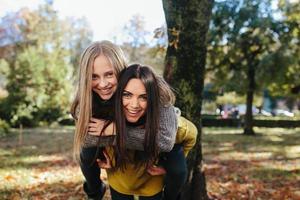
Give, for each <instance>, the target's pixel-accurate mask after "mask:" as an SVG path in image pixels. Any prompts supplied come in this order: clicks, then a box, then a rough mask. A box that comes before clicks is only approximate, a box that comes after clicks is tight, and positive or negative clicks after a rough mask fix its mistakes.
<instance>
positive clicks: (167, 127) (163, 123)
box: [125, 105, 178, 152]
mask: <svg viewBox="0 0 300 200" xmlns="http://www.w3.org/2000/svg"><path fill="white" fill-rule="evenodd" d="M159 117H160V118H159V119H160V120H159V130H158V133H157V146H158V150H159V151H160V152H169V151H171V150H172V148H173V146H174V143H175V138H176V132H177V123H178V122H177V116H176V113H175V109H174V107H173V106H162V105H161V106H160V116H159ZM126 134H127V135H126V140H125V143H126V147H127V148H128V149H135V150H141V151H143V150H144V139H145V129H142V128H138V127H127V131H126Z"/></svg>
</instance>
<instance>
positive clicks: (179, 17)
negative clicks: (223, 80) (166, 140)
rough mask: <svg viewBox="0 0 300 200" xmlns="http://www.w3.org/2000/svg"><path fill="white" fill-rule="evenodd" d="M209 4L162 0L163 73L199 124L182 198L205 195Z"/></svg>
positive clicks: (185, 112) (194, 0) (203, 0)
mask: <svg viewBox="0 0 300 200" xmlns="http://www.w3.org/2000/svg"><path fill="white" fill-rule="evenodd" d="M212 6H213V0H190V1H183V0H173V1H171V0H163V7H164V12H165V17H166V22H167V28H168V40H169V46H168V49H167V55H166V60H165V66H166V68H165V73H164V77H165V78H166V80H167V81H168V82H169V83H170V84H171V85H172V86H173V87H174V88H175V90H176V91H177V95H176V96H177V102H176V105H177V106H178V107H179V108H180V109H181V110H182V113H183V115H184V116H186V117H187V118H189V119H190V120H191V121H193V122H194V123H195V125H196V126H197V128H198V136H197V142H196V145H195V147H194V149H193V150H192V152H191V153H190V155H189V158H188V166H189V178H188V181H187V184H186V185H185V188H184V191H183V195H182V200H183V199H184V200H200V199H201V200H204V199H208V196H207V191H206V183H205V176H204V172H203V171H202V146H201V136H202V129H201V128H202V124H201V104H202V92H203V85H204V73H205V63H206V34H207V31H208V27H209V21H210V16H211V10H212Z"/></svg>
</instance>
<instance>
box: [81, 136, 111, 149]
mask: <svg viewBox="0 0 300 200" xmlns="http://www.w3.org/2000/svg"><path fill="white" fill-rule="evenodd" d="M113 144H115V136H114V135H110V136H96V135H91V134H87V135H86V137H85V140H84V143H83V147H85V148H87V147H94V146H99V147H106V146H111V145H113Z"/></svg>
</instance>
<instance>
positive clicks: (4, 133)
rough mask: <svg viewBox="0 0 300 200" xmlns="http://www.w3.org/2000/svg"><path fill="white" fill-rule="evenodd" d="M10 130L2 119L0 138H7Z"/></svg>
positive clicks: (0, 121) (0, 120)
mask: <svg viewBox="0 0 300 200" xmlns="http://www.w3.org/2000/svg"><path fill="white" fill-rule="evenodd" d="M8 129H9V124H8V123H7V122H6V121H4V120H2V119H0V137H1V136H5V135H6V134H7V133H8Z"/></svg>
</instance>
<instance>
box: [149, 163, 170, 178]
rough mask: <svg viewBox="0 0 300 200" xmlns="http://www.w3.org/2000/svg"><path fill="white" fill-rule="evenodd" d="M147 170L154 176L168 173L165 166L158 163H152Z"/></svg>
mask: <svg viewBox="0 0 300 200" xmlns="http://www.w3.org/2000/svg"><path fill="white" fill-rule="evenodd" d="M147 172H148V173H149V174H150V175H152V176H159V175H163V174H166V173H167V172H166V170H165V168H163V167H159V166H157V165H151V166H150V167H148V168H147Z"/></svg>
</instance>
